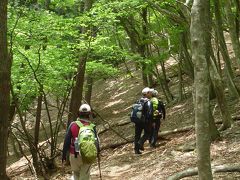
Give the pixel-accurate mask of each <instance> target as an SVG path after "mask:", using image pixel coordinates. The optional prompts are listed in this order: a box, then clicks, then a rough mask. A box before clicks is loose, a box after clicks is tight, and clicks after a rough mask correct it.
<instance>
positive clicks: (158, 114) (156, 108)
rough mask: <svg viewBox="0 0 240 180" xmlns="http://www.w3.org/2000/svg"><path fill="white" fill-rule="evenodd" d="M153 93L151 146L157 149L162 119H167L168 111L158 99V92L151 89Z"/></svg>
mask: <svg viewBox="0 0 240 180" xmlns="http://www.w3.org/2000/svg"><path fill="white" fill-rule="evenodd" d="M150 91H151V92H152V98H151V102H152V106H153V107H152V109H153V120H152V130H151V135H150V138H149V142H150V146H151V147H152V148H155V147H156V142H157V139H158V131H159V129H160V125H161V119H165V115H166V111H165V106H164V104H163V102H162V101H160V100H159V99H158V98H157V95H158V92H157V90H155V89H150Z"/></svg>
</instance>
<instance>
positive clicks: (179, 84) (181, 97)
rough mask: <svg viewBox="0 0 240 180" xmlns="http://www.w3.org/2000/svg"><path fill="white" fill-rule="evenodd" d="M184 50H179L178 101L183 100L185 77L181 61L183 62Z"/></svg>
mask: <svg viewBox="0 0 240 180" xmlns="http://www.w3.org/2000/svg"><path fill="white" fill-rule="evenodd" d="M182 58H183V57H182V51H181V50H180V52H179V58H178V59H179V63H178V81H179V83H178V101H179V102H180V101H182V100H183V78H182V68H181V63H182Z"/></svg>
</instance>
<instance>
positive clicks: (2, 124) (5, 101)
mask: <svg viewBox="0 0 240 180" xmlns="http://www.w3.org/2000/svg"><path fill="white" fill-rule="evenodd" d="M7 4H8V1H7V0H1V1H0V117H1V118H0V142H1V146H0V179H2V180H6V179H8V177H7V175H6V163H7V140H8V126H9V111H10V76H11V62H10V58H9V57H8V48H7V46H8V45H7Z"/></svg>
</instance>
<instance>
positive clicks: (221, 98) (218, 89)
mask: <svg viewBox="0 0 240 180" xmlns="http://www.w3.org/2000/svg"><path fill="white" fill-rule="evenodd" d="M210 77H211V80H212V83H213V86H214V91H215V93H216V95H217V102H218V105H219V108H220V112H221V114H222V119H223V125H222V127H221V130H225V129H227V128H229V127H231V124H232V119H231V115H230V112H229V110H228V105H227V100H226V97H225V94H224V87H223V83H222V79H221V77H220V75H219V73H218V71H217V68H216V65H215V64H214V62H213V60H210Z"/></svg>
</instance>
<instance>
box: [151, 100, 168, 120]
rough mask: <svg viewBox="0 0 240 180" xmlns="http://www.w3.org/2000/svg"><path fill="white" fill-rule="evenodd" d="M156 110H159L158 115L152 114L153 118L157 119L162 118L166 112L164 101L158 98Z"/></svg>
mask: <svg viewBox="0 0 240 180" xmlns="http://www.w3.org/2000/svg"><path fill="white" fill-rule="evenodd" d="M157 110H158V112H159V115H158V116H156V117H154V116H153V118H157V119H161V118H163V119H165V113H166V112H165V105H164V103H163V102H162V101H160V100H158V107H157Z"/></svg>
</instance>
